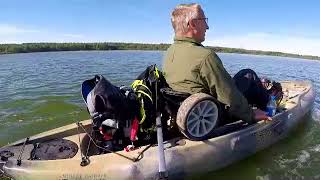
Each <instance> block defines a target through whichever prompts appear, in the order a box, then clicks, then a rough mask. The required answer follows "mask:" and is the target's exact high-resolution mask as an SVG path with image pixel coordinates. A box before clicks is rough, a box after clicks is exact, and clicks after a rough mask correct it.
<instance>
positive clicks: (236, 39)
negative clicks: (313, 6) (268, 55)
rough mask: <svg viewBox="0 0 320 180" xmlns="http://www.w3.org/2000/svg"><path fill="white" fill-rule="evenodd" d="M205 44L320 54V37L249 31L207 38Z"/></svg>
mask: <svg viewBox="0 0 320 180" xmlns="http://www.w3.org/2000/svg"><path fill="white" fill-rule="evenodd" d="M207 37H208V36H207ZM211 37H212V36H211ZM205 45H209V46H223V47H233V48H243V49H250V50H264V51H280V52H286V53H294V54H302V55H314V56H320V51H319V49H320V38H317V37H315V38H311V37H303V36H289V35H276V34H271V33H249V34H245V35H229V36H228V35H227V36H222V37H217V38H214V39H207V40H206V43H205Z"/></svg>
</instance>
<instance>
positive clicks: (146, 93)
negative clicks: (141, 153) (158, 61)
mask: <svg viewBox="0 0 320 180" xmlns="http://www.w3.org/2000/svg"><path fill="white" fill-rule="evenodd" d="M131 87H132V89H133V90H134V92H135V94H136V95H137V99H138V101H139V103H140V110H139V116H138V117H139V126H140V132H152V131H153V132H154V131H155V130H156V128H155V124H156V123H155V119H156V115H157V112H162V111H163V108H164V105H163V98H162V97H161V93H160V89H162V88H167V87H169V85H168V83H167V82H166V80H165V78H164V76H163V73H162V72H161V71H159V70H158V68H157V67H156V65H155V64H154V65H150V66H148V67H147V68H146V70H145V71H143V72H142V73H141V74H140V75H139V76H138V77H137V78H136V80H135V81H133V83H132V84H131Z"/></svg>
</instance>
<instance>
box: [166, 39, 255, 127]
mask: <svg viewBox="0 0 320 180" xmlns="http://www.w3.org/2000/svg"><path fill="white" fill-rule="evenodd" d="M163 72H164V74H165V77H166V80H167V82H168V84H169V86H170V87H171V88H172V89H174V90H176V91H181V92H188V93H191V94H194V93H199V92H203V93H207V94H211V95H212V96H214V97H216V98H217V99H218V101H220V102H222V103H223V104H225V105H226V106H228V107H229V108H228V109H229V110H228V111H229V113H230V115H232V116H233V117H235V118H237V119H242V120H244V121H247V122H253V111H252V109H251V107H250V106H249V105H248V102H247V100H246V98H245V97H244V96H243V95H242V93H241V92H240V91H239V90H238V89H237V87H236V85H235V83H234V81H233V79H232V78H231V76H230V75H229V73H228V72H227V71H226V70H225V68H224V67H223V64H222V62H221V60H220V58H219V57H218V56H217V54H216V53H215V52H213V51H212V50H210V49H208V48H205V47H203V46H202V45H201V44H200V43H197V42H196V41H195V40H194V39H192V38H177V37H176V38H175V39H174V43H173V44H172V45H171V46H170V47H169V48H168V50H167V52H166V55H165V58H164V63H163Z"/></svg>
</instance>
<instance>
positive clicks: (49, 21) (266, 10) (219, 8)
mask: <svg viewBox="0 0 320 180" xmlns="http://www.w3.org/2000/svg"><path fill="white" fill-rule="evenodd" d="M190 2H196V3H199V4H200V5H201V6H202V7H203V9H204V11H205V14H206V16H207V17H208V18H209V27H210V29H209V31H208V32H207V35H206V41H205V43H204V44H205V45H210V46H224V47H235V48H245V49H256V50H272V51H282V52H289V53H298V54H309V55H317V56H320V34H319V32H320V20H319V19H320V12H319V10H320V1H316V0H309V1H301V0H264V1H263V0H242V1H240V0H225V1H221V0H220V1H217V0H206V1H205V0H203V1H176V0H157V1H156V0H118V1H116V0H28V1H24V0H19V1H18V0H0V43H22V42H105V41H107V42H145V43H171V42H172V39H173V31H172V27H171V23H170V13H171V11H172V9H173V8H174V7H175V6H176V5H177V4H180V3H190Z"/></svg>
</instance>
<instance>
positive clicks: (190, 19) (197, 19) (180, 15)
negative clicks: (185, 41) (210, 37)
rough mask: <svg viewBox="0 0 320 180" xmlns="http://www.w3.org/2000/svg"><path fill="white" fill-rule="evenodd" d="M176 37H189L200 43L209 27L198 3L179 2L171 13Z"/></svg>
mask: <svg viewBox="0 0 320 180" xmlns="http://www.w3.org/2000/svg"><path fill="white" fill-rule="evenodd" d="M171 23H172V26H173V29H174V32H175V35H176V37H191V38H193V39H195V40H196V41H197V42H199V43H201V42H203V41H204V39H205V33H206V30H207V29H209V26H208V24H207V18H206V17H205V15H204V12H203V10H202V9H201V6H200V5H199V4H180V5H178V6H177V7H176V8H175V9H174V10H173V12H172V14H171Z"/></svg>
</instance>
